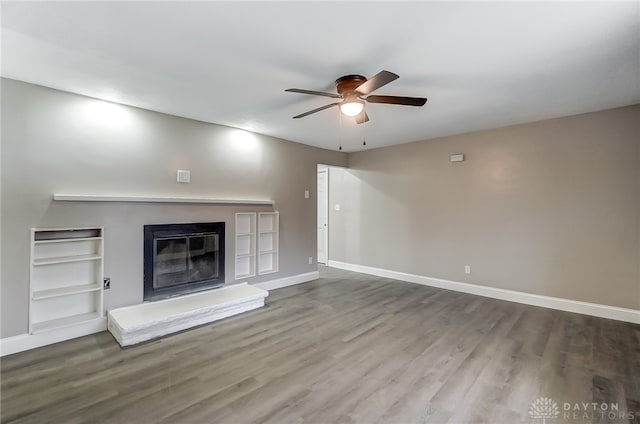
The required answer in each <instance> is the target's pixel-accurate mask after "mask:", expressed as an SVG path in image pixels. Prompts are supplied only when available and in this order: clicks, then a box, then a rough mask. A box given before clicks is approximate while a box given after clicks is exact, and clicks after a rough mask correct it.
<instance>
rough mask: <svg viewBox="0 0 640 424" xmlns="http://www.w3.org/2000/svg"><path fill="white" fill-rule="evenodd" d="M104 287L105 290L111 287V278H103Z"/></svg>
mask: <svg viewBox="0 0 640 424" xmlns="http://www.w3.org/2000/svg"><path fill="white" fill-rule="evenodd" d="M102 288H103V289H105V290H109V289H110V288H111V278H109V277H105V278H104V279H103V280H102Z"/></svg>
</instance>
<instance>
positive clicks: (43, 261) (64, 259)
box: [33, 254, 102, 266]
mask: <svg viewBox="0 0 640 424" xmlns="http://www.w3.org/2000/svg"><path fill="white" fill-rule="evenodd" d="M98 259H102V255H94V254H91V255H73V256H58V257H55V258H39V259H34V260H33V265H34V266H41V265H53V264H65V263H68V262H81V261H96V260H98Z"/></svg>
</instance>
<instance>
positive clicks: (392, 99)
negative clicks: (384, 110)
mask: <svg viewBox="0 0 640 424" xmlns="http://www.w3.org/2000/svg"><path fill="white" fill-rule="evenodd" d="M365 100H366V101H367V102H369V103H389V104H392V105H406V106H424V104H425V103H427V99H426V98H424V97H400V96H369V97H367V98H366V99H365Z"/></svg>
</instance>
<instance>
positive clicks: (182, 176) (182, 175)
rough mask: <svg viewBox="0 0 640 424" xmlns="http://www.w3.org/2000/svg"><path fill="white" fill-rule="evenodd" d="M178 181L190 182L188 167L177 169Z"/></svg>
mask: <svg viewBox="0 0 640 424" xmlns="http://www.w3.org/2000/svg"><path fill="white" fill-rule="evenodd" d="M177 178H178V182H179V183H190V182H191V171H189V170H188V169H178V177H177Z"/></svg>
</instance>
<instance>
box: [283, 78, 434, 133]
mask: <svg viewBox="0 0 640 424" xmlns="http://www.w3.org/2000/svg"><path fill="white" fill-rule="evenodd" d="M398 78H400V77H399V76H398V75H396V74H394V73H393V72H389V71H381V72H379V73H378V74H376V75H374V76H373V77H372V78H371V79H367V78H366V77H363V76H362V75H345V76H343V77H340V78H338V79H337V80H336V89H337V91H338V93H337V94H335V93H325V92H323V91H313V90H301V89H299V88H288V89H286V90H285V91H288V92H290V93H301V94H311V95H314V96H325V97H331V98H334V99H341V101H339V102H335V103H331V104H328V105H326V106H322V107H319V108H317V109H313V110H310V111H308V112H305V113H301V114H300V115H296V116H294V117H293V119H298V118H304V117H305V116H308V115H311V114H312V113H316V112H320V111H321V110H325V109H329V108H330V107H334V106H339V107H340V111H342V113H343V114H345V115H347V116H351V117H354V118H355V120H356V122H357V123H358V124H363V123H365V122H367V121H368V120H369V116H368V115H367V112H366V111H365V110H364V104H365V102H368V103H387V104H393V105H407V106H424V104H425V103H426V102H427V99H426V98H425V97H400V96H376V95H373V96H370V95H369V94H370V93H372V92H373V91H375V90H377V89H378V88H380V87H383V86H385V85H387V84H389V83H390V82H392V81H395V80H397V79H398ZM363 96H366V97H363Z"/></svg>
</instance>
